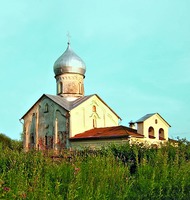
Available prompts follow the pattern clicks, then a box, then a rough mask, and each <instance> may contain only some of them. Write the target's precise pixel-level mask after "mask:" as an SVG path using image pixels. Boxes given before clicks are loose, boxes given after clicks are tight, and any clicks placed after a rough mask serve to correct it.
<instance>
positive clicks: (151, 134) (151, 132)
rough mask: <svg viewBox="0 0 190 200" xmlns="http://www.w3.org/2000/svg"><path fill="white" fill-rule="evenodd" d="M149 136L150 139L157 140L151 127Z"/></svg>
mask: <svg viewBox="0 0 190 200" xmlns="http://www.w3.org/2000/svg"><path fill="white" fill-rule="evenodd" d="M148 136H149V138H152V139H154V138H155V136H154V128H153V127H152V126H150V127H149V129H148Z"/></svg>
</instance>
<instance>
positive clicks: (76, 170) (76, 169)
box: [74, 167, 80, 175]
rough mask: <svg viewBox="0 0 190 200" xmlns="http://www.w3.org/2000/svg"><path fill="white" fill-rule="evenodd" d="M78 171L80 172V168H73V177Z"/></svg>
mask: <svg viewBox="0 0 190 200" xmlns="http://www.w3.org/2000/svg"><path fill="white" fill-rule="evenodd" d="M79 171H80V168H78V167H75V172H74V174H75V175H76V174H78V172H79Z"/></svg>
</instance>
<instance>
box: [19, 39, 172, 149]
mask: <svg viewBox="0 0 190 200" xmlns="http://www.w3.org/2000/svg"><path fill="white" fill-rule="evenodd" d="M85 72H86V65H85V63H84V61H83V60H82V59H81V58H80V57H79V56H78V55H77V54H76V53H75V52H74V51H73V50H72V49H71V47H70V43H69V42H68V47H67V49H66V51H65V52H64V53H63V54H62V55H61V56H60V57H59V58H58V59H57V60H56V62H55V63H54V73H55V79H56V86H57V92H56V95H49V94H43V95H42V96H41V97H40V98H39V99H38V100H37V101H36V103H35V104H34V105H33V106H32V107H31V108H30V109H29V110H28V111H27V112H26V113H25V114H24V116H23V117H22V118H21V119H22V120H23V121H24V122H23V135H24V144H23V145H24V149H25V151H28V150H30V149H37V150H45V149H54V150H59V149H64V148H79V147H81V146H90V147H92V148H96V147H99V146H101V145H106V144H108V143H123V142H126V141H138V142H139V141H140V142H143V141H148V142H149V143H154V142H157V143H158V142H163V141H167V140H168V128H169V127H170V125H169V124H168V123H167V122H166V121H165V120H164V119H163V118H162V117H161V116H160V115H159V114H158V113H153V114H148V115H145V116H144V117H143V118H141V119H139V120H137V121H136V122H135V123H133V122H130V127H125V126H119V122H120V121H121V118H120V117H119V116H118V115H117V114H116V113H115V112H114V111H113V110H112V109H111V108H110V107H109V106H108V105H107V104H106V103H105V102H104V101H103V100H102V99H101V98H100V97H99V96H98V95H97V94H92V95H88V96H85V95H84V78H85ZM135 124H136V126H137V128H136V126H135Z"/></svg>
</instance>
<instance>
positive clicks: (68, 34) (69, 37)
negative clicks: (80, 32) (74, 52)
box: [67, 31, 71, 45]
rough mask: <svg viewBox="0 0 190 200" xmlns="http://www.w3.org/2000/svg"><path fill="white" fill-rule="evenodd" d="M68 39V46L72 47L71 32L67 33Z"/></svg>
mask: <svg viewBox="0 0 190 200" xmlns="http://www.w3.org/2000/svg"><path fill="white" fill-rule="evenodd" d="M67 38H68V42H67V44H68V45H70V43H71V41H70V39H71V35H70V33H69V31H68V32H67Z"/></svg>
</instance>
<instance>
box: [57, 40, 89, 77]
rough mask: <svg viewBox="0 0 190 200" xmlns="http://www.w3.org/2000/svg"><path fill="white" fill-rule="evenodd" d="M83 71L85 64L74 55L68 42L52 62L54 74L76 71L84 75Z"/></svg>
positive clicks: (84, 70)
mask: <svg viewBox="0 0 190 200" xmlns="http://www.w3.org/2000/svg"><path fill="white" fill-rule="evenodd" d="M85 72H86V66H85V63H84V61H83V60H82V59H81V58H80V57H79V56H77V55H76V53H75V52H74V51H73V50H72V49H71V47H70V43H69V42H68V47H67V49H66V51H65V52H64V53H63V54H62V55H61V56H60V57H59V58H58V59H57V60H56V61H55V63H54V73H55V75H56V76H57V75H60V74H63V73H78V74H82V75H84V74H85Z"/></svg>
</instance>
